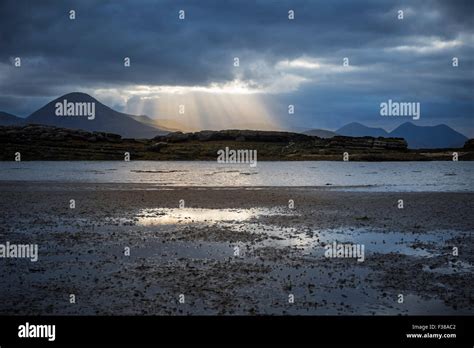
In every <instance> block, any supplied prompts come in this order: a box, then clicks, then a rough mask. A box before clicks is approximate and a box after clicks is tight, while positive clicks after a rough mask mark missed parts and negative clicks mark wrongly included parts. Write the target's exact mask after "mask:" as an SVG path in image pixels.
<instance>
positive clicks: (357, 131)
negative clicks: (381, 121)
mask: <svg viewBox="0 0 474 348" xmlns="http://www.w3.org/2000/svg"><path fill="white" fill-rule="evenodd" d="M336 133H337V134H339V135H345V136H348V137H366V136H368V137H375V138H377V137H387V136H388V133H387V131H386V130H385V129H383V128H371V127H367V126H364V125H363V124H360V123H358V122H352V123H349V124H346V125H345V126H343V127H341V128H339V129H338V130H336Z"/></svg>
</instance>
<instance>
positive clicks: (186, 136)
mask: <svg viewBox="0 0 474 348" xmlns="http://www.w3.org/2000/svg"><path fill="white" fill-rule="evenodd" d="M153 140H155V141H159V142H165V143H166V142H167V143H185V142H192V141H198V142H210V141H237V142H244V141H245V142H264V143H286V144H289V143H307V144H310V145H312V146H314V147H322V148H345V149H380V150H399V151H400V150H401V151H404V150H406V149H407V143H406V141H405V140H404V139H402V138H382V137H379V138H373V137H361V138H355V137H345V136H335V137H332V138H328V139H323V138H319V137H316V136H311V135H306V134H300V133H291V132H272V131H252V130H223V131H201V132H195V133H182V132H175V133H169V134H167V135H163V136H157V137H155V138H154V139H153Z"/></svg>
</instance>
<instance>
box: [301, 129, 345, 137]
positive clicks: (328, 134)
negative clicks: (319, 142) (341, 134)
mask: <svg viewBox="0 0 474 348" xmlns="http://www.w3.org/2000/svg"><path fill="white" fill-rule="evenodd" d="M303 134H306V135H312V136H316V137H320V138H323V139H327V138H332V137H334V136H336V135H338V134H337V133H336V132H333V131H329V130H326V129H310V130H308V131H305V132H303Z"/></svg>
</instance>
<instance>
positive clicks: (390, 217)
mask: <svg viewBox="0 0 474 348" xmlns="http://www.w3.org/2000/svg"><path fill="white" fill-rule="evenodd" d="M0 192H1V195H0V211H1V212H2V213H1V215H0V243H3V244H5V243H6V242H9V243H18V244H21V243H23V244H37V245H38V260H37V261H36V262H32V261H31V260H30V259H19V258H2V259H0V262H1V267H0V279H1V282H2V286H1V287H0V297H1V298H2V301H0V314H21V315H28V314H42V315H45V314H65V315H83V314H113V315H126V314H140V315H184V314H194V315H208V314H209V315H212V314H226V315H233V314H235V315H242V314H275V315H280V314H283V315H284V314H301V315H314V314H318V315H319V314H321V315H324V314H349V315H350V314H366V315H372V314H413V315H414V314H438V315H443V314H459V315H464V314H468V315H472V314H474V299H473V293H474V291H473V290H474V289H473V287H474V285H473V282H472V276H473V273H474V268H473V267H474V266H473V265H474V235H473V226H474V214H473V213H474V199H473V198H474V193H455V192H452V193H444V192H419V193H415V192H411V193H382V192H345V191H339V190H334V189H321V188H311V187H279V188H268V187H254V188H245V187H232V188H226V187H224V188H223V187H220V188H212V187H205V188H204V187H166V188H163V187H161V188H160V187H156V186H154V185H148V184H85V183H84V184H78V183H74V184H73V183H46V182H36V183H34V182H28V183H26V182H25V183H21V182H13V181H12V182H2V183H0ZM400 199H402V200H403V209H400V208H399V200H400ZM72 200H73V201H72ZM334 243H338V244H345V245H348V244H351V245H352V244H357V245H363V246H364V248H363V250H364V252H365V255H364V258H363V261H362V262H361V260H357V259H356V258H355V257H327V254H326V250H327V246H328V245H333V244H334ZM71 295H74V300H75V301H73V302H75V303H71V298H72V297H71ZM400 295H401V296H400Z"/></svg>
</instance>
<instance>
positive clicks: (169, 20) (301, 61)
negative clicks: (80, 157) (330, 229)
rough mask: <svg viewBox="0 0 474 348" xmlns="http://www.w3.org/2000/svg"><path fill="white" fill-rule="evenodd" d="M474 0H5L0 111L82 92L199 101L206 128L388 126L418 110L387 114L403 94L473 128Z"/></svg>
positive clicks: (163, 108)
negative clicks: (234, 117)
mask: <svg viewBox="0 0 474 348" xmlns="http://www.w3.org/2000/svg"><path fill="white" fill-rule="evenodd" d="M473 4H474V1H471V0H466V1H456V0H453V1H448V0H446V1H380V0H374V1H315V0H314V1H309V0H308V1H294V0H293V1H283V0H278V1H276V0H275V1H270V0H267V1H263V0H260V1H244V0H241V1H224V0H215V1H210V0H200V1H192V0H187V1H179V0H170V1H140V0H134V1H44V0H43V1H33V0H32V1H23V0H15V1H5V0H2V1H0V110H2V111H6V112H10V113H12V114H15V115H18V116H28V115H29V114H30V113H32V112H33V111H35V110H36V109H37V108H39V107H41V106H43V105H44V104H46V103H47V102H49V101H51V100H52V99H54V98H56V97H59V96H61V95H63V94H66V93H69V92H73V91H83V92H87V93H89V94H91V95H92V96H94V97H96V98H97V99H99V100H100V101H102V102H103V103H105V104H107V105H109V106H111V107H113V108H115V109H117V110H119V111H124V112H129V113H139V114H147V115H149V116H150V117H155V118H173V117H176V115H175V114H174V111H172V110H174V107H175V104H176V103H181V102H183V101H184V103H188V104H191V103H193V106H192V107H190V108H189V110H191V111H190V112H195V113H201V115H200V117H203V116H202V114H203V113H206V122H207V123H206V125H208V124H209V122H214V121H215V122H217V121H216V120H218V119H219V120H220V121H222V119H223V118H225V117H231V116H229V115H230V114H232V112H233V110H234V109H239V110H237V111H236V113H237V114H238V112H245V113H247V114H249V115H251V117H252V118H254V119H256V118H257V117H258V115H257V113H258V114H262V115H263V114H265V120H266V121H268V120H270V119H271V120H273V121H274V122H276V123H278V124H280V125H284V126H287V127H303V128H325V129H337V128H339V127H340V126H342V125H344V124H346V123H349V122H354V121H357V122H361V123H364V124H366V125H369V126H382V127H384V128H386V129H387V130H390V129H392V128H394V127H395V126H397V125H399V124H401V123H403V122H405V121H408V120H410V119H408V118H401V117H398V118H397V117H392V118H386V117H382V116H380V114H379V110H380V103H381V102H384V101H387V100H388V99H392V100H395V101H408V102H420V103H421V117H420V119H419V120H417V121H413V122H414V123H416V124H419V125H434V124H439V123H446V124H448V125H449V126H451V127H453V128H455V129H456V130H458V131H461V132H463V133H464V134H466V135H468V136H470V137H472V136H474V122H473V117H474V112H473V111H474V63H473V59H474V58H473V57H474V20H473V18H474V5H473ZM71 9H72V10H75V11H76V19H75V20H71V19H70V18H69V11H70V10H71ZM180 10H184V11H185V19H184V20H180V19H179V18H178V14H179V13H178V12H179V11H180ZM289 10H294V12H295V19H294V20H289V19H288V11H289ZM399 10H403V15H404V18H403V20H400V19H398V15H399V13H398V11H399ZM15 57H20V58H21V67H20V68H18V67H15V66H14V59H15ZM124 57H130V59H131V66H130V67H124V64H123V63H124ZM235 57H238V58H239V60H240V66H239V67H235V66H234V58H235ZM344 57H347V58H349V66H348V67H343V58H344ZM453 57H458V58H459V66H458V67H453V66H452V58H453ZM211 104H212V107H211ZM289 104H293V105H295V114H294V115H288V112H287V110H288V105H289ZM222 105H224V106H222ZM224 109H225V110H224ZM239 117H240V116H239ZM256 122H257V121H256Z"/></svg>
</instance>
